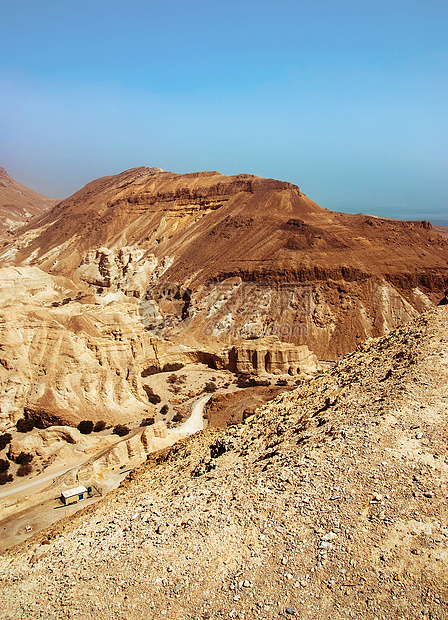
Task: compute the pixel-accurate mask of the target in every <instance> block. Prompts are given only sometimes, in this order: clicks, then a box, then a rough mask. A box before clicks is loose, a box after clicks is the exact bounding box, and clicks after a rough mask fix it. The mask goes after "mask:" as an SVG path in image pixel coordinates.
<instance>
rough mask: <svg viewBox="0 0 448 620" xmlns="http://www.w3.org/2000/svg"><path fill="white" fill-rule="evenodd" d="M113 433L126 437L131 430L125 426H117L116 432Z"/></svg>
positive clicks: (115, 427)
mask: <svg viewBox="0 0 448 620" xmlns="http://www.w3.org/2000/svg"><path fill="white" fill-rule="evenodd" d="M112 432H113V433H114V435H118V436H119V437H124V436H125V435H128V434H129V432H130V430H129V428H128V427H127V426H126V425H125V424H117V426H114V430H113V431H112Z"/></svg>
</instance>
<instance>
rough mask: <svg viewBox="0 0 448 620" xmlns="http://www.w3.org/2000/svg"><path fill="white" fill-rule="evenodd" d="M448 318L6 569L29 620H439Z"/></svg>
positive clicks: (443, 573) (218, 442)
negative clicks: (171, 619)
mask: <svg viewBox="0 0 448 620" xmlns="http://www.w3.org/2000/svg"><path fill="white" fill-rule="evenodd" d="M447 328H448V306H447V305H444V306H440V307H438V308H434V309H430V310H428V311H425V312H424V313H423V314H422V315H421V316H420V317H418V318H416V319H414V320H413V321H411V322H410V323H408V324H406V325H402V326H400V327H398V328H397V329H396V330H394V331H392V332H391V333H390V334H388V335H386V336H382V337H379V338H376V339H370V340H367V341H365V342H364V343H362V344H361V345H359V347H358V348H357V350H356V351H355V352H353V353H350V354H348V355H346V356H345V357H344V358H343V359H341V360H340V361H339V362H338V363H337V365H336V366H335V367H334V368H332V369H331V370H329V371H327V372H326V373H324V374H321V375H318V376H315V377H312V378H308V379H307V380H305V381H304V382H303V384H302V385H301V386H299V387H297V388H296V389H295V390H293V391H290V392H288V393H285V394H281V395H279V396H277V397H276V398H275V399H274V400H273V401H270V402H268V403H266V404H264V405H262V406H261V407H260V408H259V409H257V410H256V411H255V413H254V414H253V415H250V416H249V417H247V418H246V419H245V420H244V422H243V423H242V424H239V425H235V426H231V427H228V428H227V429H211V428H210V429H207V430H205V431H202V432H200V433H198V434H196V435H193V436H191V437H190V438H188V439H185V440H183V441H180V442H178V443H177V444H175V445H174V446H173V447H171V448H170V449H167V450H165V451H162V452H158V453H155V454H154V455H152V456H150V458H149V460H148V461H147V462H146V463H145V464H144V465H142V466H141V467H140V468H138V469H137V470H134V471H133V472H132V473H131V474H130V475H129V478H128V479H127V480H126V481H125V482H124V483H122V485H121V487H120V488H119V489H117V490H116V491H114V492H112V493H111V494H109V495H108V496H106V497H105V498H104V499H102V500H101V501H100V502H99V503H98V504H96V505H95V506H91V507H88V508H86V509H84V510H83V511H81V512H79V513H78V514H77V515H76V516H75V517H73V518H71V519H67V520H62V521H60V522H59V523H58V524H57V525H54V526H53V527H51V528H49V529H47V530H46V531H45V532H42V533H40V534H38V535H36V536H34V537H33V538H31V539H30V540H28V541H27V542H26V543H23V544H22V545H19V546H17V547H15V548H13V549H11V550H10V551H7V552H5V553H4V554H3V555H2V556H0V571H1V572H0V574H1V586H0V609H1V610H2V611H1V615H2V617H3V618H8V620H9V619H10V620H13V619H16V618H17V619H19V618H20V619H23V618H38V617H44V618H57V619H59V618H61V619H62V618H85V619H90V618H99V617H108V618H126V619H129V618H130V619H134V618H135V619H137V618H138V619H140V618H154V619H162V618H176V619H182V620H183V619H187V618H192V619H193V618H200V619H219V618H245V619H248V618H278V617H285V618H289V617H298V618H303V619H307V620H308V619H309V620H311V619H313V620H317V619H319V620H322V619H323V620H325V619H327V618H328V619H330V618H331V619H332V620H334V619H341V620H346V619H347V618H356V619H359V618H363V620H364V619H365V620H374V619H375V618H376V619H378V620H380V619H381V620H386V619H387V620H389V619H390V618H406V619H421V618H423V619H426V618H431V619H442V618H448V588H447V583H448V580H447V578H448V570H447V566H448V528H447V518H448V502H447V482H448V469H447V468H448V464H447V458H448V455H447V442H448V422H447V406H448V347H447V344H448V331H447Z"/></svg>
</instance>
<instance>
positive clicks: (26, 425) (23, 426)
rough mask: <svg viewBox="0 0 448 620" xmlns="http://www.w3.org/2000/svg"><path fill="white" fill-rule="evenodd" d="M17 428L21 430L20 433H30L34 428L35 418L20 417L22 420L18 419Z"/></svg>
mask: <svg viewBox="0 0 448 620" xmlns="http://www.w3.org/2000/svg"><path fill="white" fill-rule="evenodd" d="M16 428H17V430H18V431H19V433H28V432H29V431H32V430H33V428H34V420H27V419H25V418H20V420H17V423H16Z"/></svg>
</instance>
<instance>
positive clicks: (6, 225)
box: [0, 168, 56, 236]
mask: <svg viewBox="0 0 448 620" xmlns="http://www.w3.org/2000/svg"><path fill="white" fill-rule="evenodd" d="M55 202H56V200H53V199H52V198H47V196H42V194H38V193H37V192H34V191H33V190H31V189H28V187H25V186H24V185H21V184H20V183H18V182H17V181H15V180H14V179H12V178H11V177H10V176H9V174H8V173H7V172H6V170H5V169H4V168H0V235H2V236H3V233H4V231H5V230H9V229H15V228H18V227H19V226H23V224H25V223H26V222H27V221H28V220H29V219H30V218H31V217H33V216H34V215H39V214H40V213H42V212H43V211H46V210H47V209H49V208H50V207H51V206H53V205H54V204H55Z"/></svg>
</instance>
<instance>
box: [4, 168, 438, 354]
mask: <svg viewBox="0 0 448 620" xmlns="http://www.w3.org/2000/svg"><path fill="white" fill-rule="evenodd" d="M0 260H3V262H4V263H5V262H6V261H9V263H10V264H13V265H21V266H24V265H34V266H38V267H39V268H40V269H41V270H43V271H45V272H46V273H48V274H49V275H51V276H63V277H65V278H70V279H71V280H72V282H74V283H75V286H76V287H78V290H79V291H80V292H82V293H94V294H95V295H105V294H106V295H107V293H109V292H113V293H116V292H117V291H120V292H122V293H123V294H124V295H125V296H127V297H128V298H130V297H134V298H136V299H139V300H140V305H139V312H140V314H141V318H142V320H143V321H144V322H145V324H146V326H147V327H148V326H149V327H150V328H154V329H156V330H157V331H158V333H160V334H161V335H163V336H166V335H169V336H170V337H176V335H178V334H179V333H181V337H182V341H183V342H191V343H194V344H197V343H198V342H199V343H201V344H203V343H207V342H209V343H210V342H213V343H216V341H220V342H225V343H229V342H235V341H239V340H241V338H244V337H248V336H257V337H259V336H262V335H269V334H276V335H278V336H279V337H281V340H284V341H289V342H294V343H306V344H308V346H309V347H310V348H311V349H312V350H313V351H314V352H315V353H316V354H317V355H318V357H319V358H321V359H333V358H335V357H337V356H338V355H341V354H343V353H345V352H347V351H348V350H351V349H352V348H353V347H354V346H355V344H356V342H359V341H360V340H362V339H363V338H365V337H367V336H370V335H373V336H376V335H380V334H382V333H385V332H387V330H388V329H391V328H393V327H394V326H396V325H397V324H398V323H399V322H401V321H403V320H407V319H409V318H411V317H412V316H415V315H416V314H417V313H418V312H420V311H421V310H422V309H423V308H425V307H428V306H431V305H432V304H434V303H437V302H438V301H439V300H440V299H441V298H442V297H443V293H444V291H445V289H446V288H447V287H448V266H447V261H448V242H447V241H446V239H443V238H441V236H440V235H438V234H436V233H435V232H434V231H433V230H432V227H431V225H430V224H429V223H427V222H402V221H392V220H381V219H378V218H374V217H368V216H364V215H346V214H341V213H333V212H331V211H328V210H327V209H323V208H321V207H319V206H318V205H316V204H315V203H314V202H312V201H311V200H310V199H309V198H307V197H306V196H305V195H304V194H303V193H301V192H300V190H299V188H298V187H296V186H294V185H292V184H290V183H286V182H281V181H275V180H272V179H262V178H259V177H255V176H253V175H244V174H242V175H238V176H233V177H226V176H224V175H221V174H219V173H217V172H203V173H196V174H185V175H178V174H173V173H170V172H163V171H161V170H159V169H158V168H135V169H132V170H129V171H126V172H124V173H122V174H119V175H116V176H112V177H105V178H102V179H98V180H97V181H94V182H92V183H89V184H88V185H87V186H85V187H84V188H83V189H82V190H80V191H79V192H77V193H76V194H74V195H73V196H72V197H71V198H68V199H67V200H64V201H62V202H60V203H58V204H57V205H56V206H55V207H54V208H53V209H52V210H51V211H49V212H47V213H45V214H44V215H42V216H41V217H40V219H39V220H38V221H35V220H33V222H31V223H30V224H28V225H27V226H26V227H24V228H22V229H21V230H20V231H18V232H17V234H16V237H15V239H14V240H13V241H12V243H11V245H10V246H9V247H7V248H4V251H3V253H2V255H1V256H0ZM210 336H211V338H210Z"/></svg>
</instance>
